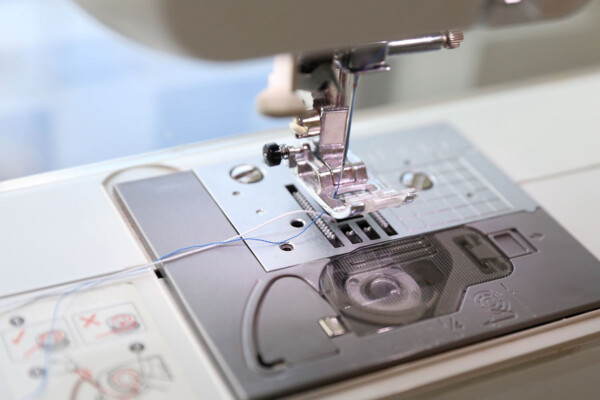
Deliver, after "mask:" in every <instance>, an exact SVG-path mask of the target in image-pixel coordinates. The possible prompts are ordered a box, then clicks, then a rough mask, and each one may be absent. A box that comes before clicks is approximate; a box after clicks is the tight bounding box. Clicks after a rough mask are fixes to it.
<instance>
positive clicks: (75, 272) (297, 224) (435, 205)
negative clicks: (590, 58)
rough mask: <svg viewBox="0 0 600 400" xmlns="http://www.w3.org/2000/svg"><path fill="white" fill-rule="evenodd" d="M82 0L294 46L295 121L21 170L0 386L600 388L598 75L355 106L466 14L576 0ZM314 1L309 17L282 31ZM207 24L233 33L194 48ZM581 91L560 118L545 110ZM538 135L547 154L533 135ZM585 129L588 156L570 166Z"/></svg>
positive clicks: (274, 82)
mask: <svg viewBox="0 0 600 400" xmlns="http://www.w3.org/2000/svg"><path fill="white" fill-rule="evenodd" d="M79 2H80V3H81V4H82V5H84V6H85V7H86V8H87V9H89V10H90V11H92V13H93V14H95V15H96V16H98V17H99V18H100V19H101V20H105V21H107V22H109V23H110V25H111V26H112V27H114V28H115V29H117V30H119V31H121V32H124V33H126V34H127V35H129V36H132V37H134V38H137V39H141V40H142V41H145V42H147V43H149V44H152V45H154V46H157V47H161V48H164V49H166V50H170V51H176V52H178V53H185V54H192V55H195V56H204V57H209V58H216V59H224V58H226V59H236V58H245V57H252V56H259V55H264V54H274V53H281V52H284V51H293V52H294V55H280V56H277V57H276V60H275V68H274V73H273V75H272V76H271V77H270V78H269V86H268V88H267V89H266V90H265V91H264V92H263V93H262V94H261V95H260V96H259V98H258V106H259V109H260V110H262V111H263V112H265V113H268V114H271V115H278V116H282V115H287V116H293V120H292V123H291V132H293V134H294V136H295V138H294V139H290V138H289V132H271V133H263V134H257V135H253V136H249V137H237V138H232V139H227V140H220V141H217V142H213V143H209V144H202V143H201V144H196V145H190V146H187V147H185V148H183V149H179V150H176V151H164V152H159V153H155V154H149V155H143V156H139V157H132V158H129V159H123V160H117V161H110V162H107V163H103V164H101V165H95V166H88V167H81V168H77V169H74V170H66V171H57V172H54V173H50V174H48V175H41V176H34V177H29V178H25V179H22V180H15V181H11V182H8V183H6V184H5V185H4V187H3V189H2V193H1V194H0V196H1V198H0V199H1V201H2V209H3V210H5V214H3V216H2V217H3V218H2V219H3V221H4V226H5V228H3V229H2V230H0V234H1V236H0V237H1V239H2V243H5V244H6V248H8V249H9V250H8V251H6V252H4V254H2V255H1V257H2V258H1V260H2V263H3V264H6V265H17V266H19V268H18V269H16V270H17V271H20V272H21V273H20V274H17V273H14V274H11V275H10V276H9V277H7V279H5V280H3V281H2V282H0V290H1V291H2V295H3V298H2V303H0V307H2V308H0V311H1V312H2V315H1V317H2V324H3V325H2V328H3V329H2V331H0V334H1V335H2V343H3V346H2V349H3V350H2V351H3V352H4V353H3V355H4V357H3V358H2V362H1V363H0V368H1V371H2V373H1V374H0V388H2V389H4V390H5V391H6V392H10V393H11V394H12V396H13V397H14V398H24V397H26V396H40V397H41V398H64V397H66V396H69V395H70V396H71V398H74V399H77V398H94V396H95V397H96V398H125V399H132V398H144V399H145V398H148V399H152V398H157V399H158V398H178V399H184V398H186V399H187V398H190V399H192V398H200V397H202V398H204V397H206V398H273V397H281V396H290V397H293V398H440V397H441V398H447V399H454V398H456V399H458V398H465V397H473V396H476V397H478V398H490V399H492V398H498V397H517V396H518V397H526V396H528V397H535V396H539V395H540V394H541V393H543V395H544V397H545V398H553V397H554V398H562V397H564V396H565V393H568V394H569V395H571V396H574V395H575V396H579V397H581V398H593V397H595V395H597V394H598V390H599V389H598V388H596V387H590V386H586V385H584V384H583V382H587V381H588V379H590V376H594V374H595V373H596V369H597V368H596V367H595V364H596V363H597V361H598V357H600V352H599V350H598V347H597V337H598V331H599V330H600V314H599V313H598V311H597V310H596V309H597V308H598V306H599V305H600V292H599V291H598V290H597V288H598V287H600V263H599V262H598V260H597V257H598V256H599V255H600V248H598V245H597V243H596V241H595V238H594V236H595V235H594V233H597V229H596V228H594V227H595V226H598V225H597V224H598V223H600V220H599V217H598V216H597V215H595V214H593V213H591V212H587V213H583V212H581V210H584V209H589V207H590V205H593V204H595V203H596V202H597V201H598V200H600V192H599V191H598V187H597V186H598V185H593V184H589V182H594V181H595V179H597V177H598V170H597V168H595V169H594V168H593V166H594V163H595V160H596V158H597V156H596V154H595V150H594V149H595V148H597V144H598V143H597V140H598V139H597V138H595V137H594V136H591V135H589V134H588V133H587V132H589V131H593V130H595V129H597V128H598V121H596V119H595V118H594V112H595V110H594V102H593V101H592V102H590V101H587V100H586V98H585V97H584V96H582V94H583V93H588V92H589V91H594V88H600V76H599V75H598V73H596V74H591V75H590V76H586V77H573V78H571V79H568V80H566V81H563V82H543V83H539V84H537V85H531V86H528V87H524V88H517V89H512V90H507V91H505V92H499V93H491V94H486V95H480V96H474V97H471V98H466V99H463V100H455V101H453V102H449V103H447V104H441V105H437V106H430V107H423V108H422V109H420V110H411V111H409V112H407V111H404V112H397V111H392V112H380V113H374V114H371V115H367V116H364V117H362V118H360V117H359V118H357V120H353V119H352V106H353V97H354V91H355V90H356V88H357V83H358V81H359V79H360V78H357V77H358V76H359V75H360V74H364V73H369V72H378V71H385V70H386V69H387V68H388V67H387V65H386V62H385V61H386V57H388V56H392V55H395V54H404V53H407V52H412V51H423V50H434V49H441V48H447V49H452V48H456V47H458V46H459V44H460V42H461V41H462V34H461V32H460V31H457V30H455V28H466V27H468V26H470V25H471V24H473V23H474V22H475V21H476V20H478V19H479V18H480V17H481V16H482V15H484V16H485V18H486V19H485V21H486V23H488V24H490V25H495V24H502V23H507V22H524V21H527V20H542V19H547V18H550V17H558V16H560V15H564V14H567V13H570V12H573V11H574V10H575V9H576V8H578V7H580V6H582V5H583V3H585V2H552V1H538V2H525V1H523V2H483V1H481V2H470V1H469V2H467V1H452V2H450V1H430V2H428V4H427V6H425V5H424V4H423V2H419V4H413V3H409V2H404V3H402V6H403V7H406V8H405V9H406V10H407V11H406V13H402V14H399V13H394V12H392V11H394V10H396V9H397V7H399V5H398V2H384V3H382V4H381V5H380V6H378V7H377V8H374V7H372V6H366V5H365V6H364V7H360V10H361V12H360V13H357V12H356V11H355V9H354V8H353V7H348V4H347V2H344V5H345V7H340V4H337V2H330V3H325V4H323V3H322V2H319V3H317V2H315V4H314V5H313V4H309V3H308V2H302V3H298V4H294V3H290V4H285V5H281V4H279V3H278V2H262V3H261V4H260V5H257V4H252V5H249V4H248V5H246V4H237V3H236V4H235V7H234V5H233V4H230V3H228V2H218V3H216V4H211V5H210V6H209V5H206V4H204V3H200V2H193V1H188V2H186V1H180V2H161V1H158V0H157V1H155V2H148V1H144V2H142V3H143V4H144V5H143V6H142V5H140V4H141V3H140V4H136V2H129V3H128V5H126V6H123V5H122V4H121V2H106V1H103V2H94V1H83V0H79ZM513 3H514V4H513ZM355 6H356V7H359V5H358V4H356V5H355ZM105 7H109V8H110V7H117V8H118V9H119V14H118V15H120V16H121V17H120V18H119V19H113V18H111V17H114V15H115V14H114V13H112V12H111V11H110V9H107V8H105ZM281 7H283V8H281ZM531 7H533V8H531ZM306 10H311V13H310V15H306V18H304V19H303V21H306V24H292V23H291V20H293V21H296V20H297V17H298V15H305V14H303V13H300V12H301V11H303V12H304V13H306ZM314 10H319V11H320V12H315V11H314ZM432 10H437V11H436V12H432ZM532 10H535V12H533V11H532ZM209 11H210V13H209ZM284 11H285V12H284ZM199 15H202V16H206V18H204V19H203V20H202V22H203V23H201V24H200V23H198V19H197V16H199ZM219 15H221V16H227V17H228V18H225V19H221V18H216V16H219ZM332 15H337V16H338V18H339V21H343V23H340V24H337V23H332V19H331V16H332ZM259 16H260V18H259ZM375 17H377V18H375ZM382 19H383V22H382ZM134 21H137V23H134ZM223 21H227V23H228V24H229V25H228V26H227V27H223V26H222V25H221V24H222V23H223ZM361 21H362V22H364V26H363V25H360V26H361V27H362V28H363V29H356V26H357V24H358V23H359V22H361ZM392 22H394V23H392ZM449 25H451V26H449ZM263 26H270V27H271V28H272V30H275V31H277V32H278V33H279V32H280V33H281V35H273V34H272V32H271V31H270V30H265V29H263V28H262V27H263ZM278 27H280V28H281V29H278ZM284 27H285V29H283V28H284ZM316 27H319V30H318V31H317V29H316ZM217 28H218V31H219V32H221V33H223V36H222V37H221V38H220V40H219V41H206V40H198V38H201V37H206V36H207V35H209V34H210V33H212V32H215V31H217ZM450 28H452V29H453V30H448V29H450ZM421 29H423V30H421ZM241 31H243V32H246V33H248V34H247V35H246V36H240V34H239V32H241ZM307 32H309V33H310V34H306V33H307ZM422 32H434V33H426V34H424V35H423V34H421V33H422ZM249 33H252V34H249ZM261 35H262V36H261ZM390 39H393V40H392V41H389V40H390ZM357 44H358V45H357ZM466 44H467V41H465V45H466ZM332 48H333V49H337V50H335V51H324V49H329V50H330V49H332ZM298 90H303V91H304V93H300V92H298ZM557 90H562V92H563V93H567V95H565V97H564V98H556V97H552V96H549V93H555V92H556V91H557ZM595 92H600V90H596V91H595ZM578 99H579V100H578ZM506 102H510V104H511V106H512V108H511V110H512V112H513V113H514V114H513V118H512V119H508V120H507V119H506V115H505V114H504V113H505V110H506V106H505V104H506ZM532 104H535V105H536V106H535V107H532V106H531V105H532ZM573 104H576V105H577V106H576V107H573V108H572V109H571V112H572V114H571V115H569V116H568V118H559V119H553V120H549V119H547V118H545V116H546V115H553V114H554V115H556V114H558V113H559V112H560V111H563V110H564V109H565V107H567V106H572V105H573ZM515 110H516V111H515ZM438 121H441V122H438ZM574 124H579V125H577V127H578V129H574ZM567 129H569V130H571V131H572V132H573V133H572V135H573V137H571V138H570V139H571V140H570V141H569V142H568V143H564V142H563V139H564V131H565V130H567ZM537 132H544V135H543V139H545V140H548V143H555V146H553V147H549V148H546V149H544V151H543V152H540V151H536V150H539V145H540V143H539V142H540V141H541V140H542V136H541V135H539V134H537ZM350 133H351V134H352V135H350ZM525 138H529V139H525ZM555 139H556V140H555ZM288 140H292V142H291V143H290V142H288ZM282 141H285V142H286V144H285V145H282V144H279V143H281V142H282ZM349 143H350V144H351V146H350V147H351V148H352V151H349V146H348V145H349ZM515 143H519V145H518V146H515ZM569 146H570V147H571V149H572V150H575V149H577V150H578V157H577V158H576V159H575V158H567V157H562V155H563V154H564V153H565V148H566V147H569ZM484 152H485V153H484ZM490 159H492V160H493V161H494V162H492V161H490ZM280 163H287V164H288V166H289V168H284V167H282V166H279V167H277V165H278V164H280ZM497 165H499V167H498V166H497ZM532 165H533V166H535V168H533V167H531V166H532ZM500 168H501V169H500ZM536 168H537V169H536ZM367 171H368V172H367ZM507 175H508V176H507ZM547 176H550V178H545V179H542V178H544V177H547ZM513 181H517V182H520V183H521V185H520V186H519V185H517V184H515V183H514V182H513ZM582 187H585V188H586V189H585V196H574V195H573V193H576V192H577V191H579V190H581V188H582ZM545 209H547V210H548V211H549V212H547V211H546V210H545ZM50 210H52V212H49V211H50ZM41 216H43V218H41ZM280 216H283V217H280ZM555 218H557V219H559V221H560V222H561V223H562V224H563V225H565V226H566V228H567V229H569V230H570V231H571V233H569V232H568V231H567V230H566V229H565V228H563V227H562V226H561V224H559V223H558V222H557V221H556V220H555ZM257 226H260V228H259V229H256V230H254V228H255V227H257ZM16 227H19V228H16ZM594 229H595V230H594ZM572 234H574V235H575V237H573V236H572ZM240 235H241V238H244V239H246V240H245V242H243V243H242V241H241V240H240V239H241V238H240ZM217 242H227V243H217ZM265 242H266V243H265ZM581 243H583V244H584V245H585V247H584V245H582V244H581ZM181 249H183V250H181ZM33 250H35V251H33ZM192 252H193V254H192ZM153 260H158V261H157V262H153ZM149 263H150V264H153V265H149ZM139 266H141V267H139ZM44 271H48V272H47V273H44ZM34 276H35V279H31V278H32V277H34ZM570 371H573V373H570ZM540 377H542V378H540Z"/></svg>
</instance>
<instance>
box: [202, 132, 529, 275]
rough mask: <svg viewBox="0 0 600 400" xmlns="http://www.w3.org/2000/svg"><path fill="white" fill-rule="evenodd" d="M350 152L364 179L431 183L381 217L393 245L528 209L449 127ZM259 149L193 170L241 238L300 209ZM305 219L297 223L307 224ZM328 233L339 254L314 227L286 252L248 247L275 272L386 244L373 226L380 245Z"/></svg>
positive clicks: (366, 142) (279, 233)
mask: <svg viewBox="0 0 600 400" xmlns="http://www.w3.org/2000/svg"><path fill="white" fill-rule="evenodd" d="M351 148H352V150H353V151H354V152H355V153H356V154H357V155H358V156H359V157H360V158H361V159H362V160H363V161H364V162H365V164H366V165H367V168H368V170H369V174H370V175H371V176H374V177H376V178H378V179H380V180H381V181H382V182H383V183H385V184H386V185H388V186H390V187H393V188H395V189H398V190H402V189H405V186H404V185H403V184H402V182H401V177H402V175H403V174H404V173H406V172H409V171H412V172H422V173H426V174H427V175H428V176H430V177H431V179H432V180H433V186H432V187H431V188H430V189H428V190H423V191H421V192H420V193H419V197H418V198H417V200H415V201H414V202H413V203H412V204H409V205H405V206H402V207H398V208H393V209H388V210H384V211H382V212H381V214H382V215H383V216H384V217H385V218H386V219H387V220H388V222H389V223H390V225H391V226H392V227H393V228H394V230H395V231H396V232H397V235H396V236H394V238H401V237H406V236H411V235H415V234H419V233H424V232H430V231H433V230H439V229H444V228H449V227H452V226H458V225H462V224H465V223H469V222H473V221H478V220H481V219H482V218H489V217H494V216H499V215H504V214H508V213H512V212H516V211H524V210H527V211H532V210H534V209H535V203H534V202H533V201H532V200H531V199H530V198H529V197H528V196H527V195H525V194H524V193H523V192H522V191H521V190H520V189H519V188H518V187H517V186H516V185H514V183H512V182H510V180H508V179H507V178H506V177H505V176H504V175H503V174H502V173H501V172H500V171H499V170H498V169H497V168H496V167H495V166H494V165H493V164H492V163H490V162H489V161H488V160H487V159H485V158H484V157H483V156H482V155H481V154H480V153H479V152H478V151H477V149H475V148H474V147H473V145H471V144H470V143H469V142H468V141H466V140H465V139H464V138H463V137H462V136H460V135H459V134H458V133H457V132H456V131H455V130H454V129H452V128H451V127H450V126H448V125H435V126H430V127H425V128H419V129H412V130H407V131H402V132H389V133H385V134H380V135H371V136H369V137H368V138H357V139H355V140H353V141H352V144H351ZM259 150H260V149H257V152H256V156H254V157H248V158H244V159H240V160H237V161H236V162H227V163H222V164H216V165H215V164H213V165H208V166H203V167H200V168H197V169H196V170H195V171H194V172H195V173H196V175H197V176H198V177H199V178H200V180H201V181H202V183H203V184H204V185H205V187H206V188H207V190H208V191H209V192H210V194H211V195H212V197H213V198H214V200H215V201H216V202H217V204H218V205H219V206H220V207H221V209H222V210H223V212H224V213H225V215H226V216H227V218H228V219H229V221H230V222H231V223H232V224H233V226H234V227H235V228H236V230H237V231H238V232H240V233H241V232H244V231H246V230H248V229H250V228H253V227H254V226H257V225H259V224H261V223H263V222H265V221H267V220H269V219H271V218H273V217H276V216H278V215H281V214H283V213H286V212H289V211H294V210H298V209H299V208H300V207H299V205H298V203H297V202H296V201H295V200H294V198H293V197H292V196H291V195H290V194H289V192H288V190H287V189H286V185H290V184H295V185H296V187H297V188H298V190H301V187H300V185H298V184H296V182H295V178H294V176H293V174H292V172H291V171H290V170H289V169H288V168H283V167H278V168H268V167H266V166H264V165H263V164H262V160H261V157H260V151H259ZM238 164H253V165H257V166H259V167H260V168H261V170H262V172H263V174H264V179H262V180H261V181H259V182H257V183H253V184H245V183H240V182H237V181H235V180H233V179H231V177H230V171H231V169H232V168H233V167H235V166H236V165H238ZM305 197H307V198H309V196H308V195H305ZM309 200H310V199H309ZM311 203H312V204H313V206H314V207H315V208H316V209H317V210H320V209H321V208H320V207H319V206H318V205H317V204H316V202H313V201H312V200H311ZM295 218H297V217H293V218H292V217H291V218H290V220H289V221H288V220H281V221H278V222H276V223H274V224H271V225H269V226H268V227H265V228H264V229H261V230H260V232H257V233H256V234H255V235H252V236H256V237H260V238H262V239H267V240H272V241H281V240H283V239H286V238H288V237H291V236H294V235H295V234H297V233H299V228H296V227H294V226H292V225H291V220H292V219H295ZM310 219H311V218H309V217H304V220H305V221H306V223H308V222H309V221H310ZM367 220H368V221H369V222H372V220H371V219H369V218H367ZM330 226H331V228H332V230H333V231H334V232H335V233H336V234H337V235H338V237H340V238H341V240H342V242H343V243H344V246H343V247H340V248H334V247H333V246H332V245H331V243H329V241H327V240H325V238H324V237H323V235H322V234H321V232H319V230H318V229H317V228H316V227H314V226H311V227H310V228H309V229H308V230H307V231H306V232H305V233H304V234H303V235H302V236H300V237H298V238H296V239H294V240H293V241H292V243H293V245H294V249H293V250H292V251H282V250H281V249H280V248H279V247H278V246H273V245H269V244H266V243H260V242H248V243H247V244H248V246H249V247H250V249H251V250H252V252H253V253H254V255H255V256H256V257H257V259H258V260H259V261H260V263H261V264H262V265H263V268H264V269H265V270H266V271H274V270H278V269H281V268H286V267H289V266H292V265H296V264H301V263H305V262H309V261H312V260H315V259H320V258H325V257H330V256H333V255H336V254H342V253H346V252H348V251H350V250H352V249H354V248H357V247H362V246H365V245H370V244H374V243H378V242H382V241H385V240H388V236H387V235H386V234H385V232H383V231H382V230H381V229H380V228H379V227H378V226H377V224H375V223H374V222H373V223H372V224H371V226H372V227H373V228H374V229H375V230H376V231H377V232H378V233H379V234H380V236H381V239H375V240H363V242H362V243H357V244H353V243H351V242H350V241H349V240H348V239H347V238H346V237H345V235H344V234H343V233H342V232H341V231H340V229H339V228H338V227H337V226H336V224H333V225H332V224H330Z"/></svg>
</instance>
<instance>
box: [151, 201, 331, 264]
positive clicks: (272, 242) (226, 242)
mask: <svg viewBox="0 0 600 400" xmlns="http://www.w3.org/2000/svg"><path fill="white" fill-rule="evenodd" d="M323 214H325V211H322V212H321V213H320V214H319V215H317V216H316V217H315V218H314V219H313V220H312V221H310V223H309V224H308V225H306V226H305V227H304V229H302V230H301V231H300V232H299V233H297V234H295V235H294V236H290V237H289V238H287V239H284V240H280V241H278V242H275V241H272V240H266V239H259V238H243V237H241V238H237V239H231V240H225V241H223V242H213V243H205V244H197V245H194V246H187V247H182V248H180V249H177V250H175V251H172V252H170V253H169V254H166V255H164V256H162V257H160V258H159V259H157V260H156V261H161V260H164V259H165V258H169V257H171V256H174V255H176V254H177V253H181V252H182V251H186V250H193V249H200V248H202V247H209V246H215V245H218V244H229V243H235V242H242V241H246V242H248V241H254V242H263V243H268V244H284V243H286V242H289V241H290V240H292V239H295V238H297V237H298V236H300V235H302V234H303V233H304V232H306V230H307V229H308V228H310V226H311V225H313V224H314V223H315V222H317V220H318V219H319V218H321V217H322V216H323Z"/></svg>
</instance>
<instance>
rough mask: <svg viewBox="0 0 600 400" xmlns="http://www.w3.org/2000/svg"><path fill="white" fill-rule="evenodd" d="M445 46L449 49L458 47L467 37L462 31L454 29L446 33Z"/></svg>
mask: <svg viewBox="0 0 600 400" xmlns="http://www.w3.org/2000/svg"><path fill="white" fill-rule="evenodd" d="M444 39H445V40H444V47H445V48H447V49H456V48H457V47H459V46H460V44H461V43H462V41H463V40H464V39H465V35H463V33H462V32H461V31H457V30H452V31H448V32H446V33H445V35H444Z"/></svg>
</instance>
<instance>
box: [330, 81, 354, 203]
mask: <svg viewBox="0 0 600 400" xmlns="http://www.w3.org/2000/svg"><path fill="white" fill-rule="evenodd" d="M357 86H358V73H356V74H354V84H353V85H352V103H351V105H350V117H349V118H348V136H350V128H351V127H352V114H354V99H355V98H356V87H357ZM349 145H350V139H348V143H347V146H349ZM347 155H348V149H345V150H344V159H343V160H342V168H341V169H340V174H339V175H338V183H337V186H336V188H335V192H333V198H334V199H336V198H337V195H338V190H340V183H341V182H342V174H343V172H344V167H345V166H346V156H347Z"/></svg>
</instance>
